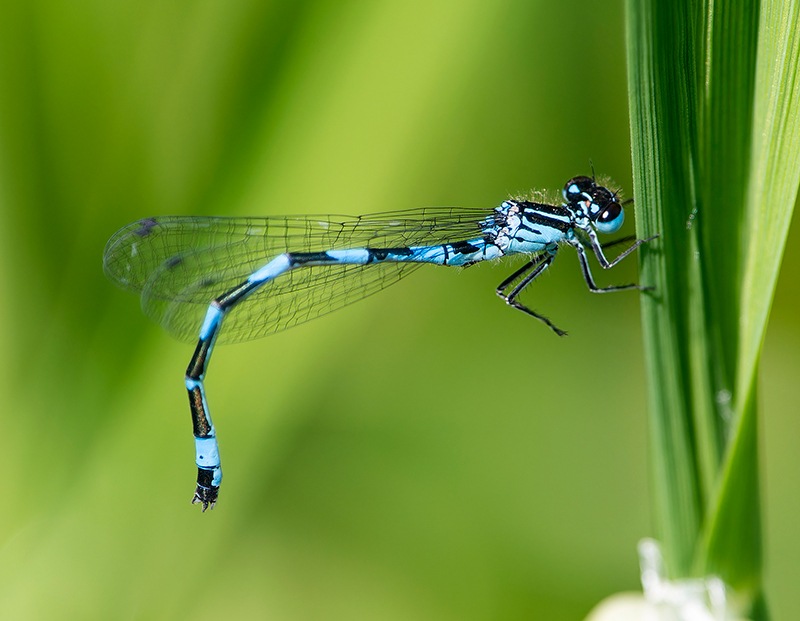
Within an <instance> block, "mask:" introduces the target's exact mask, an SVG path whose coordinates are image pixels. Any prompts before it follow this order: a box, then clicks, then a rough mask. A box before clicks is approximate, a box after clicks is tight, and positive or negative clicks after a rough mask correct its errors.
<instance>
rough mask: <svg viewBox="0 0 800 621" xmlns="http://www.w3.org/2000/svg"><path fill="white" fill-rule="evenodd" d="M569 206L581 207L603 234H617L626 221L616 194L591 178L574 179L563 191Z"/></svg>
mask: <svg viewBox="0 0 800 621" xmlns="http://www.w3.org/2000/svg"><path fill="white" fill-rule="evenodd" d="M562 194H563V195H564V200H565V201H567V203H568V204H570V205H574V206H576V207H577V206H580V208H581V209H582V210H583V212H584V213H585V214H586V215H587V216H588V218H589V219H590V220H591V221H592V223H593V224H594V226H595V228H596V229H597V230H598V231H600V232H601V233H615V232H617V231H618V230H619V229H620V227H621V226H622V223H623V221H624V220H625V212H624V210H623V209H622V204H621V203H620V201H619V197H618V196H617V194H616V193H615V192H612V191H611V190H609V189H608V188H606V187H605V186H602V185H598V184H597V182H596V181H595V180H594V179H592V178H591V177H573V178H572V179H570V180H569V181H567V183H566V184H565V185H564V190H563V191H562Z"/></svg>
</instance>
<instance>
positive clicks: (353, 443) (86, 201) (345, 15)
mask: <svg viewBox="0 0 800 621" xmlns="http://www.w3.org/2000/svg"><path fill="white" fill-rule="evenodd" d="M0 72H1V74H0V79H1V80H2V81H1V82H0V124H1V126H0V132H1V133H0V201H1V203H0V208H1V209H2V218H1V219H0V256H1V257H2V258H1V259H0V289H1V290H2V291H3V293H4V300H3V303H2V304H1V305H0V319H2V321H0V331H2V334H1V335H0V343H2V345H1V346H0V352H2V353H0V388H1V390H0V394H1V395H2V404H3V405H2V409H0V421H1V422H2V431H3V437H4V438H5V442H4V455H3V463H4V471H5V476H4V477H3V483H4V485H3V492H2V509H0V524H1V525H2V531H0V532H1V533H2V548H0V617H2V618H3V619H184V618H192V619H198V620H200V619H214V618H220V617H221V616H223V615H225V617H224V618H238V619H249V618H269V619H275V620H292V621H294V620H332V619H337V620H338V619H348V620H355V619H380V620H387V621H393V620H401V619H402V620H409V619H413V620H419V621H423V620H428V619H430V620H448V619H452V620H456V619H458V620H461V621H465V620H470V621H471V620H490V619H491V620H514V619H545V620H553V621H558V620H561V619H564V620H567V619H570V620H571V619H580V618H582V616H584V615H585V614H586V613H587V612H588V611H589V610H590V609H591V607H592V606H593V605H594V604H595V603H597V602H598V601H599V600H600V599H602V598H603V597H604V596H606V595H609V594H611V593H613V592H616V591H620V590H631V589H633V590H635V589H638V566H637V558H636V549H635V546H636V542H637V540H638V539H639V538H641V537H642V536H645V535H648V534H650V516H649V500H648V492H647V461H646V456H647V447H646V445H645V437H646V431H645V417H646V415H645V411H644V404H645V387H644V385H643V361H642V353H641V342H640V333H639V316H638V303H637V299H636V295H633V294H630V295H629V294H620V295H615V296H592V295H590V294H589V293H588V292H587V290H586V287H585V285H584V283H583V281H582V278H581V275H580V272H579V269H578V266H577V261H576V259H575V257H574V256H572V253H569V252H564V253H563V256H561V257H560V258H559V260H558V261H557V262H556V264H555V266H554V269H553V270H552V272H551V273H550V274H548V275H547V276H546V277H544V278H542V279H541V280H540V281H539V282H537V284H536V285H535V287H534V288H533V290H531V291H529V293H528V297H527V298H526V299H527V300H528V301H529V302H530V303H531V305H532V306H534V307H535V308H537V309H539V310H541V311H543V312H545V313H546V314H548V315H549V316H551V317H552V318H554V319H555V320H556V321H557V323H558V325H559V326H561V327H564V328H566V329H567V330H568V331H569V332H570V337H569V338H566V339H558V338H556V337H555V336H554V335H553V334H551V333H550V332H549V331H548V330H547V329H545V328H544V327H543V326H541V325H539V324H538V323H536V322H535V321H532V320H530V319H529V318H527V317H525V316H523V315H522V314H521V313H516V312H513V311H512V310H510V309H508V308H505V307H504V305H503V304H502V303H501V302H500V301H499V300H498V299H497V298H496V297H495V295H494V287H495V286H496V285H497V284H498V283H499V282H500V281H501V280H502V279H503V278H504V277H505V276H506V275H507V274H508V273H510V270H511V269H512V266H510V265H497V266H489V265H486V266H480V267H475V268H473V269H470V270H466V271H461V272H458V271H455V270H447V269H436V268H430V269H422V270H420V271H419V272H417V273H415V274H414V275H413V277H411V278H409V279H408V280H407V281H404V282H402V283H400V284H398V285H396V286H394V287H392V288H391V289H389V290H387V291H385V292H383V293H381V294H380V295H377V296H375V297H372V298H370V299H368V300H366V301H364V302H362V303H360V304H357V305H354V306H352V307H349V308H347V309H345V310H343V311H340V312H338V313H335V314H333V315H330V316H328V317H325V318H324V319H320V320H319V321H315V322H312V323H309V324H305V325H303V326H300V327H298V328H296V329H293V330H290V331H288V332H285V333H281V334H278V335H276V336H273V337H270V338H269V339H264V340H260V341H255V342H252V343H247V344H243V345H236V346H231V347H223V348H220V349H218V350H217V352H216V354H215V357H214V361H213V364H212V365H211V369H210V372H209V379H208V390H209V400H210V403H211V410H212V413H213V414H214V419H215V422H216V424H217V427H218V431H219V435H220V441H221V449H222V456H223V464H224V469H225V477H226V478H225V484H224V485H223V488H222V492H221V497H220V502H219V504H218V505H217V508H216V509H215V510H214V511H211V512H208V513H206V514H201V513H200V511H199V509H198V508H197V507H192V506H191V505H190V504H189V500H190V499H191V496H192V491H193V488H194V476H195V467H194V464H193V443H192V437H191V425H190V420H189V411H188V407H187V403H186V396H185V392H184V389H183V382H182V379H183V372H184V369H185V367H186V364H187V362H188V359H189V356H190V355H191V346H187V345H184V344H181V343H178V342H175V341H173V340H171V339H170V338H169V337H168V336H167V335H166V334H165V333H163V332H162V331H161V330H160V328H159V327H158V326H155V325H153V324H151V323H149V322H148V321H147V320H146V318H145V317H144V316H143V315H142V314H141V312H140V310H139V306H138V300H137V299H136V298H135V297H134V296H132V295H130V294H128V293H126V292H123V291H120V290H117V289H115V288H114V287H113V285H112V284H111V283H109V282H107V281H106V280H105V279H104V276H103V273H102V268H101V253H102V249H103V246H104V244H105V241H106V239H107V238H108V237H109V236H110V235H111V234H112V233H113V232H114V231H115V230H116V229H117V228H119V227H120V226H122V225H123V224H125V223H127V222H129V221H131V220H134V219H137V218H140V217H144V216H148V215H155V214H167V213H177V214H183V213H185V214H189V213H193V214H223V215H234V214H237V215H243V214H250V215H269V214H288V213H298V214H301V213H320V212H334V213H351V214H358V213H364V212H373V211H381V210H390V209H401V208H405V207H417V206H424V205H438V204H444V205H466V206H487V207H492V206H494V205H495V204H497V203H498V202H500V201H501V200H503V199H504V198H506V197H507V196H508V195H509V194H513V193H517V192H525V191H527V190H529V189H530V188H533V187H541V188H551V189H559V188H560V187H561V185H562V184H563V182H564V181H565V180H566V179H567V178H568V177H570V176H572V175H575V174H588V173H590V160H591V161H593V162H594V165H595V167H596V168H597V170H598V172H599V173H602V174H607V175H610V176H611V177H612V178H613V179H614V180H615V181H616V183H618V184H619V185H620V186H621V187H623V188H625V189H626V190H627V191H628V194H630V186H631V175H630V155H629V137H628V122H627V109H626V102H627V97H626V93H625V58H624V31H623V15H622V6H621V3H595V2H590V1H588V0H584V1H580V2H573V3H562V4H559V5H556V4H555V3H551V2H544V1H541V2H531V1H530V0H504V1H501V2H487V1H484V2H477V1H471V0H468V1H464V0H460V1H456V0H450V1H437V2H422V1H419V0H411V1H409V0H403V1H401V0H385V1H380V2H357V1H350V2H341V1H333V0H318V1H315V2H272V3H270V2H248V1H244V0H240V1H235V2H228V3H219V2H170V3H160V2H152V1H145V2H142V1H137V2H133V1H130V0H120V1H115V2H107V1H101V0H82V1H79V2H71V3H65V2H54V1H51V2H47V1H45V0H38V1H31V2H12V1H3V2H1V3H0ZM631 220H632V219H631ZM632 230H633V227H632V222H630V221H629V222H628V223H627V224H626V227H625V230H624V232H626V233H630V232H632ZM797 237H798V236H797V233H796V232H793V233H792V235H791V239H790V242H789V244H788V251H787V257H786V263H785V266H784V270H783V273H782V276H781V281H780V284H779V288H778V293H777V296H776V301H775V308H774V312H773V318H772V322H771V326H770V330H769V333H768V336H767V341H766V345H765V355H764V360H763V363H762V379H763V384H762V391H761V401H762V404H763V412H764V417H763V420H762V428H763V431H764V433H763V437H762V447H763V452H762V461H763V463H764V474H763V480H764V490H765V492H764V495H765V505H766V510H765V517H766V534H767V541H766V546H767V557H766V562H767V565H766V572H767V575H766V583H767V584H766V586H767V596H768V601H769V602H770V605H771V609H772V611H773V614H774V618H775V619H777V620H781V619H796V618H800V602H799V601H798V598H797V597H796V584H797V583H798V580H800V566H799V565H800V564H799V563H798V561H797V559H798V558H800V539H798V537H797V514H798V512H800V500H799V499H800V494H798V492H800V478H799V477H798V471H800V456H798V453H797V450H796V445H797V437H798V436H797V430H798V425H797V423H796V421H797V416H798V409H800V407H799V406H800V397H798V394H797V391H795V390H794V389H793V388H792V386H793V385H794V383H795V382H797V378H798V376H799V375H800V355H798V351H800V349H798V345H800V321H798V316H797V312H796V307H797V304H798V301H800V284H798V272H800V251H798V245H800V244H798V243H797V242H798V239H797ZM793 241H794V242H795V243H792V242H793ZM724 250H725V240H720V252H724ZM635 267H636V266H635V261H630V262H628V263H627V264H622V265H620V266H619V267H617V268H615V269H614V270H613V272H611V273H607V274H599V280H601V282H603V283H611V282H619V283H622V282H629V281H631V280H635V279H636V278H637V276H636V270H635ZM467 354H468V355H467Z"/></svg>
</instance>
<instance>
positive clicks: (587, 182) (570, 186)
mask: <svg viewBox="0 0 800 621" xmlns="http://www.w3.org/2000/svg"><path fill="white" fill-rule="evenodd" d="M594 187H595V183H594V179H592V178H591V177H573V178H572V179H570V180H569V181H567V183H566V184H565V185H564V189H563V190H562V191H561V194H563V196H564V200H565V201H567V202H568V203H574V202H576V201H580V200H586V198H587V196H586V195H587V194H588V195H589V196H591V194H592V190H594Z"/></svg>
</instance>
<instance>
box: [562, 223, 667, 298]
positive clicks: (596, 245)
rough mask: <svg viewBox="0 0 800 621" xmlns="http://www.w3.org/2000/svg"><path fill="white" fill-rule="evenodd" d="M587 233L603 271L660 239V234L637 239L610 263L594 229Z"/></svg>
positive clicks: (586, 230)
mask: <svg viewBox="0 0 800 621" xmlns="http://www.w3.org/2000/svg"><path fill="white" fill-rule="evenodd" d="M585 233H586V235H588V237H589V243H590V245H591V246H592V250H593V251H594V254H595V256H596V257H597V261H598V262H599V263H600V265H601V267H602V268H603V269H605V270H607V269H609V268H611V267H614V266H615V265H616V264H617V263H619V262H620V261H622V259H624V258H625V257H627V256H628V255H629V254H630V253H631V252H633V251H634V250H636V249H637V248H638V247H639V246H641V245H642V244H645V243H647V242H649V241H653V240H654V239H655V238H656V237H658V234H656V235H652V236H650V237H648V238H646V239H637V240H636V241H635V242H634V243H633V244H632V245H631V246H630V247H629V248H627V249H626V250H624V251H623V252H622V253H621V254H620V255H619V256H618V257H617V258H616V259H614V260H613V261H609V260H608V259H606V255H605V254H604V253H603V247H602V246H601V245H600V242H599V241H598V240H597V233H596V232H595V231H594V229H592V228H588V229H585ZM575 241H577V240H575ZM619 241H622V240H618V241H617V242H615V243H618V242H619ZM570 243H571V244H572V245H573V246H575V244H574V243H573V242H572V241H570ZM576 247H577V246H576ZM579 254H580V253H579ZM587 282H588V281H587ZM628 288H630V287H628Z"/></svg>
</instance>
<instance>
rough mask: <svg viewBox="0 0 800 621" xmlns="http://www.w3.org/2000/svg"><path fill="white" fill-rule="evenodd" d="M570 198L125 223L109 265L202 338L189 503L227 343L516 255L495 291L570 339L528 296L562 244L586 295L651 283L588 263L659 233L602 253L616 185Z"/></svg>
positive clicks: (208, 458)
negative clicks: (420, 279) (615, 276)
mask: <svg viewBox="0 0 800 621" xmlns="http://www.w3.org/2000/svg"><path fill="white" fill-rule="evenodd" d="M562 194H563V197H564V202H563V203H562V204H560V205H553V204H547V203H544V202H537V201H534V200H525V199H511V200H507V201H504V202H503V203H502V204H500V206H498V207H496V208H494V209H461V208H450V207H448V208H442V207H438V208H436V207H434V208H423V209H415V210H410V211H398V212H390V213H379V214H371V215H365V216H360V217H352V216H331V215H325V216H305V217H294V216H289V217H268V218H224V217H193V216H165V217H157V218H145V219H143V220H139V221H137V222H133V223H131V224H129V225H128V226H126V227H124V228H122V229H120V230H119V231H117V233H115V234H114V235H113V236H112V237H111V239H110V240H109V241H108V244H107V245H106V249H105V253H104V257H103V263H104V268H105V272H106V274H107V275H108V276H109V278H111V280H113V281H115V282H116V283H117V284H119V285H121V286H122V287H125V288H127V289H131V290H133V291H138V292H141V297H142V307H143V308H144V311H145V313H147V314H148V315H149V316H150V317H152V318H153V319H155V320H156V321H157V322H158V323H160V324H161V325H162V326H163V327H164V328H166V329H167V330H168V331H169V332H171V333H172V334H174V335H175V336H177V337H178V338H180V339H182V340H189V341H192V342H193V341H195V340H196V341H197V346H196V349H195V352H194V355H193V356H192V359H191V361H190V362H189V366H188V368H187V370H186V378H185V381H186V389H187V391H188V393H189V403H190V407H191V413H192V422H193V427H194V436H195V448H196V463H197V468H198V475H197V487H196V490H195V494H194V497H193V499H192V502H193V503H201V504H202V507H203V510H205V509H206V508H207V507H209V506H212V507H213V506H214V504H215V502H216V500H217V496H218V493H219V486H220V482H221V481H222V469H221V466H220V459H219V446H218V444H217V438H216V431H215V428H214V425H213V424H212V422H211V416H210V414H209V410H208V403H207V401H206V395H205V388H204V385H203V381H204V379H205V374H206V369H207V367H208V363H209V360H210V357H211V352H212V350H213V348H214V345H215V343H216V342H217V341H219V342H220V343H222V342H236V341H244V340H248V339H254V338H258V337H261V336H265V335H268V334H272V333H274V332H278V331H280V330H284V329H286V328H290V327H292V326H295V325H297V324H299V323H303V322H305V321H308V320H310V319H314V318H315V317H319V316H320V315H324V314H325V313H328V312H330V311H332V310H334V309H337V308H341V307H342V306H345V305H346V304H349V303H351V302H354V301H356V300H359V299H361V298H364V297H366V296H368V295H370V294H372V293H375V292H376V291H379V290H381V289H383V288H384V287H386V286H388V285H390V284H392V283H394V282H397V281H398V280H399V279H400V278H402V277H403V276H405V275H407V274H408V273H410V272H411V271H412V270H413V269H415V268H416V267H419V266H420V265H422V264H425V263H430V264H434V265H446V266H455V267H468V266H470V265H474V264H475V263H479V262H481V261H490V260H495V259H500V258H502V257H505V256H509V255H518V254H522V255H527V257H528V260H527V262H526V263H525V264H524V265H523V266H522V267H520V268H519V269H518V270H516V271H515V272H514V273H513V274H511V275H510V276H509V277H508V278H506V279H505V280H504V281H503V282H502V283H500V285H499V286H498V287H497V295H499V296H500V297H501V298H502V299H503V300H505V302H506V303H507V304H509V305H510V306H513V307H514V308H516V309H519V310H521V311H522V312H524V313H527V314H528V315H530V316H532V317H535V318H536V319H538V320H540V321H542V322H543V323H545V324H546V325H547V326H548V327H549V328H550V329H551V330H552V331H553V332H555V333H556V334H558V335H559V336H564V335H565V334H566V333H565V332H564V331H563V330H561V329H559V328H557V327H556V326H555V324H554V323H553V322H552V321H550V320H549V319H548V318H547V317H545V316H544V315H541V314H540V313H538V312H536V311H534V310H532V309H530V308H528V307H527V306H525V305H524V304H522V303H521V302H520V301H519V299H518V296H519V294H520V292H521V291H522V290H523V289H524V288H525V287H527V286H528V285H529V284H530V283H531V282H532V281H533V280H534V279H536V278H537V277H538V276H539V275H540V274H541V273H542V272H543V271H544V270H545V269H547V267H548V266H549V265H550V264H551V263H552V262H553V259H554V258H555V256H556V253H557V251H558V247H559V244H561V243H566V244H569V245H570V246H572V247H573V248H574V249H575V250H576V251H577V253H578V259H579V261H580V265H581V270H582V272H583V277H584V279H585V280H586V284H587V285H588V287H589V289H590V291H592V292H594V293H607V292H610V291H622V290H626V289H638V290H644V289H646V287H641V286H639V285H633V284H630V285H618V286H612V287H598V286H597V285H596V284H595V282H594V279H593V277H592V274H591V271H590V269H589V262H588V257H587V252H586V247H589V248H591V250H592V251H593V252H594V254H595V256H596V257H597V260H598V261H599V263H600V265H601V266H602V267H603V268H605V269H608V268H610V267H613V266H614V265H616V264H617V263H618V262H619V261H621V260H622V259H624V258H625V257H626V256H628V255H629V254H630V253H631V252H633V251H634V250H635V249H636V248H638V247H639V246H640V245H641V244H643V243H645V242H647V241H650V240H651V239H653V238H654V237H650V238H648V239H644V240H637V241H635V242H634V243H633V244H632V245H631V246H630V247H628V248H627V249H626V250H625V251H623V252H622V253H621V254H620V255H619V256H617V258H616V259H614V260H613V261H609V260H608V259H607V258H606V256H605V254H604V253H603V248H602V247H601V245H600V243H599V241H598V240H597V232H600V233H614V232H616V231H618V230H619V228H620V227H621V226H622V221H623V218H624V211H623V207H622V202H621V201H620V200H619V197H618V196H617V193H615V192H612V191H610V190H609V189H608V188H606V187H604V186H603V185H600V184H598V183H597V182H596V181H595V180H594V179H593V178H591V177H574V178H573V179H570V180H569V181H568V182H567V183H566V185H565V186H564V189H563V191H562ZM223 324H224V329H223Z"/></svg>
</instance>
